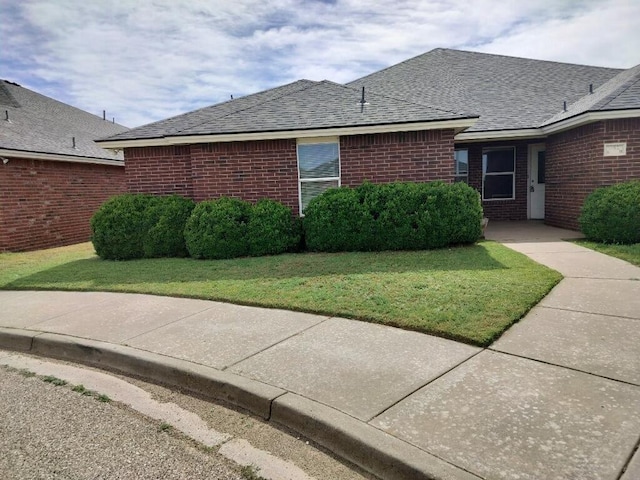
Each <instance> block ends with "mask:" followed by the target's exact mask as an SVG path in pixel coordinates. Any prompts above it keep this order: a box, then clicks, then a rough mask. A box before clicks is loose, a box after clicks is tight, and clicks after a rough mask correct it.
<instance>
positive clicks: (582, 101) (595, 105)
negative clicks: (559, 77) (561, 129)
mask: <svg viewBox="0 0 640 480" xmlns="http://www.w3.org/2000/svg"><path fill="white" fill-rule="evenodd" d="M623 76H628V77H629V78H624V79H623V80H622V83H620V84H619V85H616V84H617V83H618V82H620V77H623ZM639 81H640V65H636V66H635V67H631V68H628V69H626V70H622V71H621V72H620V73H618V74H617V75H615V76H614V77H612V78H610V79H609V80H607V81H606V82H605V83H603V84H602V85H600V86H599V87H598V88H597V89H595V90H594V91H593V92H590V93H587V94H586V95H583V96H582V97H580V98H578V99H577V100H576V101H575V102H573V103H571V104H570V105H568V106H567V109H566V110H564V111H561V112H556V113H555V114H553V115H552V116H551V117H549V118H547V119H546V120H544V121H543V122H542V123H541V124H540V126H545V125H550V124H552V123H556V122H559V121H561V120H565V119H567V118H572V117H575V116H576V115H581V114H583V113H586V112H589V111H594V110H606V109H604V108H603V107H604V106H606V105H608V104H609V103H611V102H612V101H613V100H615V99H616V98H618V97H619V96H620V95H622V94H623V93H624V92H625V91H627V90H628V89H629V88H631V87H632V86H633V85H635V84H636V83H638V82H639Z"/></svg>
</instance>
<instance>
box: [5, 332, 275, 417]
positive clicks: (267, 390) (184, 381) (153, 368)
mask: <svg viewBox="0 0 640 480" xmlns="http://www.w3.org/2000/svg"><path fill="white" fill-rule="evenodd" d="M27 345H29V348H26V347H27ZM0 348H5V349H7V350H17V351H21V352H28V353H33V354H36V355H42V356H44V357H50V358H58V359H61V360H68V361H72V362H76V363H82V364H85V365H91V366H94V367H99V368H100V367H101V368H106V369H111V370H115V371H118V372H122V373H126V374H129V375H134V376H139V377H142V378H144V379H147V380H149V381H151V382H154V383H161V384H163V385H168V386H172V387H178V388H181V389H184V390H187V391H189V392H192V393H196V394H198V395H201V396H204V397H205V398H210V399H216V400H224V401H226V402H229V403H231V404H233V405H236V406H238V407H241V408H244V409H245V410H248V411H250V412H251V413H253V414H255V415H258V416H259V417H262V418H264V419H267V420H268V419H269V417H270V416H271V403H272V401H273V400H274V399H275V398H277V397H279V396H280V395H282V394H284V393H286V392H285V390H282V389H279V388H276V387H272V386H270V385H267V384H264V383H260V382H257V381H255V380H250V379H247V378H244V377H241V376H239V375H235V374H233V373H229V372H223V371H220V370H216V369H215V368H211V367H206V366H204V365H198V364H195V363H191V362H188V361H186V360H180V359H177V358H172V357H167V356H164V355H160V354H157V353H151V352H146V351H143V350H138V349H135V348H132V347H127V346H123V345H115V344H112V343H106V342H100V341H97V340H89V339H84V338H77V337H70V336H67V335H60V334H56V333H41V332H34V331H29V330H19V329H15V330H14V329H8V328H0Z"/></svg>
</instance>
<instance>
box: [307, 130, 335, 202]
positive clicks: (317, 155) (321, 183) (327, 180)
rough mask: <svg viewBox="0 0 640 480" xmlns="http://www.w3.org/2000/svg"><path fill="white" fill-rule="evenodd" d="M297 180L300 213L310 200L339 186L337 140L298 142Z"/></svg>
mask: <svg viewBox="0 0 640 480" xmlns="http://www.w3.org/2000/svg"><path fill="white" fill-rule="evenodd" d="M298 180H299V189H300V190H299V191H300V212H301V213H304V209H305V208H307V205H309V202H310V201H311V199H312V198H314V197H317V196H318V195H320V194H321V193H322V192H324V191H325V190H328V189H329V188H334V187H339V186H340V146H339V141H338V138H326V139H324V138H323V139H309V140H307V139H300V140H298Z"/></svg>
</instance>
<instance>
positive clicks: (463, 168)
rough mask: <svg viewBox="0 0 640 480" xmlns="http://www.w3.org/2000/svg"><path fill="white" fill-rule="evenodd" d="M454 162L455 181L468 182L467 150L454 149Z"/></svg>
mask: <svg viewBox="0 0 640 480" xmlns="http://www.w3.org/2000/svg"><path fill="white" fill-rule="evenodd" d="M453 158H454V161H455V164H456V176H455V181H456V182H465V183H469V150H467V149H464V150H463V149H461V150H455V151H454V155H453Z"/></svg>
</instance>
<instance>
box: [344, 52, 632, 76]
mask: <svg viewBox="0 0 640 480" xmlns="http://www.w3.org/2000/svg"><path fill="white" fill-rule="evenodd" d="M435 52H455V53H464V54H471V55H482V56H486V57H500V58H510V59H515V60H527V61H533V62H543V63H548V64H556V65H567V66H573V67H587V68H598V69H602V70H617V71H618V72H624V71H625V70H626V69H624V68H612V67H602V66H599V65H585V64H581V63H569V62H559V61H557V60H540V59H537V58H526V57H516V56H514V55H501V54H498V53H486V52H477V51H473V50H461V49H456V48H444V47H436V48H433V49H431V50H428V51H426V52H424V53H420V54H418V55H415V56H413V57H411V58H407V59H406V60H403V61H401V62H399V63H394V64H393V65H389V66H388V67H385V68H383V69H381V70H376V71H375V72H371V73H369V74H367V75H365V76H363V77H359V78H356V79H355V80H352V81H350V82H347V83H353V82H357V81H358V80H362V79H364V78H367V77H370V76H372V75H377V74H380V73H382V72H384V71H386V70H389V69H391V68H395V67H398V66H399V65H403V64H406V63H409V62H411V61H413V60H416V59H418V58H420V57H424V56H426V55H429V54H431V53H435Z"/></svg>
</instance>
